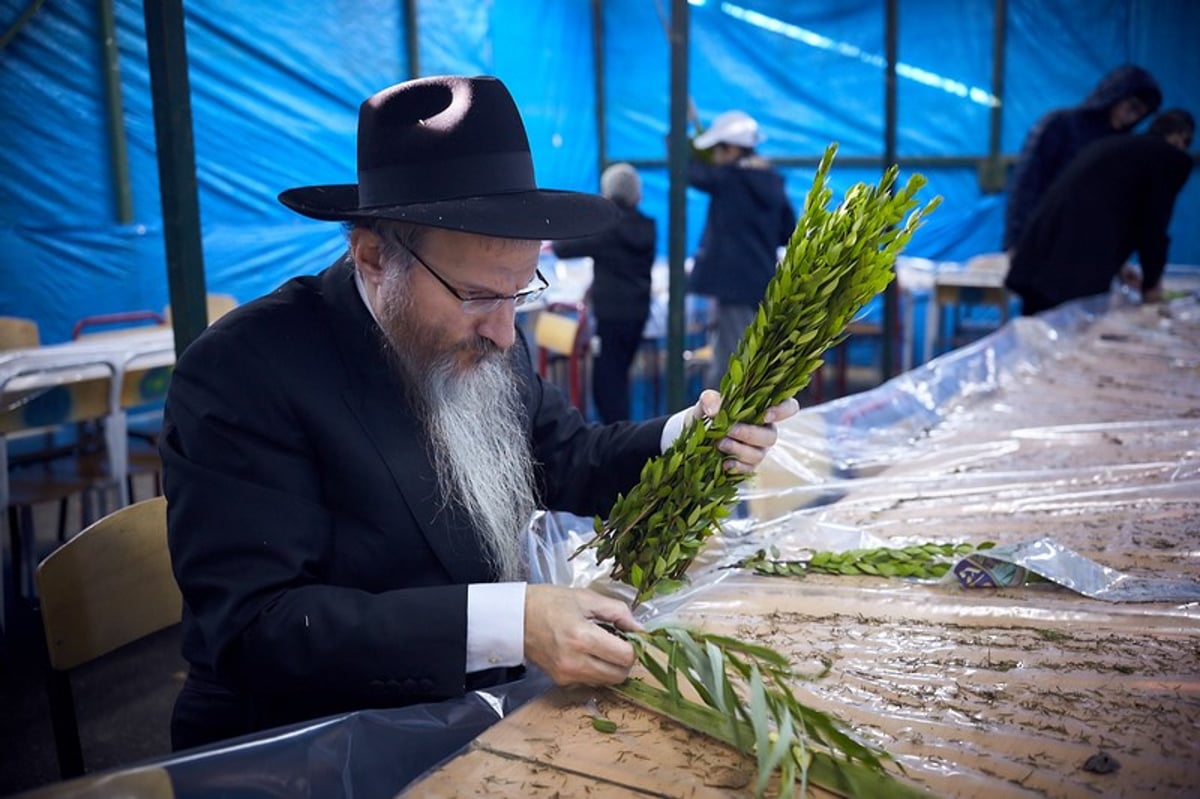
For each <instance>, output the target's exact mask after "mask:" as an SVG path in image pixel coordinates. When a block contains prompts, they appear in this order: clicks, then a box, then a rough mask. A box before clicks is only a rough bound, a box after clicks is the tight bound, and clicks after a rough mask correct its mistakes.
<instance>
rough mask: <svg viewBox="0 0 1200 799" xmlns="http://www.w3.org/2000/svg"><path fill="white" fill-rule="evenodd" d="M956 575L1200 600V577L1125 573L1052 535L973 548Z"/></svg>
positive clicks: (1125, 597) (969, 583)
mask: <svg viewBox="0 0 1200 799" xmlns="http://www.w3.org/2000/svg"><path fill="white" fill-rule="evenodd" d="M951 574H952V575H953V577H954V579H955V580H957V581H958V583H959V584H960V585H962V586H963V587H964V588H1011V587H1013V586H1018V585H1025V584H1026V583H1027V582H1029V580H1030V579H1031V578H1034V577H1037V578H1041V579H1043V580H1049V581H1050V582H1052V583H1054V584H1056V585H1061V586H1064V587H1066V588H1070V589H1071V590H1072V591H1077V592H1079V593H1081V594H1083V595H1084V596H1086V597H1090V598H1091V599H1103V600H1104V601H1106V602H1200V581H1196V580H1171V579H1163V578H1156V577H1134V576H1132V575H1129V574H1122V573H1121V572H1119V571H1117V570H1115V569H1110V568H1108V567H1107V566H1101V565H1100V564H1099V563H1096V562H1095V561H1091V560H1088V559H1087V558H1085V557H1083V556H1082V555H1080V554H1079V553H1078V552H1072V551H1071V550H1069V549H1067V548H1066V547H1063V546H1060V545H1058V544H1056V543H1055V542H1054V541H1051V540H1050V539H1048V538H1042V539H1040V540H1037V541H1026V542H1024V543H1020V544H1006V545H1004V546H1002V547H996V548H994V549H987V550H982V551H979V552H975V553H972V554H970V555H968V556H967V557H965V558H963V559H962V560H960V561H959V562H958V563H956V564H954V568H953V569H952V571H951Z"/></svg>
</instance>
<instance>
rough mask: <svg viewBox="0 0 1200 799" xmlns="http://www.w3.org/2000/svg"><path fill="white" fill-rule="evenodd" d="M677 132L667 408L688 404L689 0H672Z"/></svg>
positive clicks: (673, 136) (673, 140)
mask: <svg viewBox="0 0 1200 799" xmlns="http://www.w3.org/2000/svg"><path fill="white" fill-rule="evenodd" d="M670 113H671V131H670V138H669V143H668V146H667V160H668V162H669V167H668V168H669V173H670V189H669V192H668V214H667V228H668V249H667V259H668V261H669V263H670V276H671V278H670V280H671V282H670V294H669V296H668V298H667V370H666V371H667V410H668V411H676V410H679V409H680V408H682V407H683V403H684V388H685V386H684V375H683V333H684V318H683V314H684V304H683V300H684V293H685V290H686V287H685V281H686V280H687V276H686V274H685V273H684V268H683V264H684V260H685V259H686V258H687V253H686V252H685V248H686V246H687V159H688V138H687V124H688V122H687V116H688V4H687V0H671V112H670Z"/></svg>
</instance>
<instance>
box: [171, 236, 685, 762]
mask: <svg viewBox="0 0 1200 799" xmlns="http://www.w3.org/2000/svg"><path fill="white" fill-rule="evenodd" d="M513 351H514V356H513V357H514V358H515V360H516V363H517V369H518V371H519V372H520V374H522V375H523V376H524V381H523V382H524V392H523V394H524V402H525V408H526V410H527V413H528V432H529V437H530V440H531V441H532V444H533V451H534V455H535V458H536V460H537V461H538V464H539V467H538V479H539V487H540V492H541V502H542V505H543V506H544V507H547V508H550V509H555V510H565V511H570V512H573V513H578V514H583V515H589V514H595V513H606V512H607V510H608V509H609V507H610V505H611V504H612V502H613V501H614V499H615V497H616V495H617V493H618V492H620V491H625V490H627V489H628V488H629V487H630V486H631V485H633V484H634V483H635V482H636V480H637V477H638V474H639V471H640V469H641V466H642V464H643V463H644V462H645V461H646V460H647V458H649V457H651V456H652V455H655V454H657V453H658V452H659V438H660V436H661V431H662V426H663V420H662V419H658V420H655V421H652V422H647V423H643V424H638V425H634V424H620V425H612V426H608V427H589V426H587V425H586V424H585V423H584V420H583V419H582V418H581V417H580V415H579V414H578V412H576V411H575V410H574V409H573V408H571V407H570V406H569V405H568V404H567V403H566V402H565V400H564V398H563V397H562V395H561V393H560V392H559V391H558V390H557V389H556V388H555V387H553V386H551V385H548V384H545V383H543V382H542V380H541V379H540V378H539V377H538V376H537V375H536V374H535V373H534V371H533V369H532V368H531V365H530V361H529V357H528V352H527V350H526V348H525V347H524V346H523V344H522V343H518V345H517V346H514V347H513ZM384 352H385V349H384V343H383V339H382V336H381V334H380V331H379V329H378V327H377V325H376V324H375V322H374V320H373V319H372V318H371V316H370V314H369V312H368V311H367V309H366V307H365V305H364V304H363V302H362V300H361V298H360V296H359V295H358V292H357V289H356V286H355V284H354V280H353V271H352V267H351V265H350V264H349V261H348V260H347V259H343V260H342V261H339V262H338V263H337V264H335V265H334V266H332V267H330V268H329V269H327V270H325V271H324V272H323V273H321V274H320V275H318V276H315V277H302V278H297V279H294V280H292V281H290V282H288V283H287V284H285V285H284V286H282V287H281V288H279V289H278V290H276V291H275V292H274V293H272V294H270V295H268V296H267V297H264V298H262V299H260V300H256V301H254V302H252V303H249V304H247V305H245V306H243V307H241V308H239V309H237V310H236V311H234V312H232V313H230V314H228V315H226V316H225V317H223V318H222V319H221V320H220V321H218V322H217V323H216V324H214V325H213V326H212V327H210V328H209V329H208V330H206V331H205V332H204V334H203V335H201V336H200V337H199V338H198V339H197V340H196V341H195V342H194V343H193V344H192V345H191V346H190V347H189V348H188V349H187V350H186V352H185V353H184V354H183V355H182V356H181V357H180V359H179V361H178V364H177V366H176V369H175V374H174V376H173V378H172V382H171V388H170V392H169V395H168V398H167V405H166V412H165V419H164V431H163V432H164V435H163V438H162V445H161V450H162V455H163V461H164V472H165V486H164V487H165V493H166V495H167V499H168V521H169V540H170V549H171V557H172V561H173V565H174V569H175V574H176V577H177V578H178V581H179V585H180V588H181V589H182V592H183V597H184V616H183V653H184V656H185V657H186V658H187V660H188V661H189V662H190V663H191V666H192V669H191V678H190V680H189V686H188V688H187V689H185V692H189V693H190V696H189V697H188V701H189V702H190V707H191V713H193V714H195V713H197V712H200V713H201V715H202V714H203V712H204V709H205V708H206V707H208V706H209V705H211V707H212V708H213V712H214V713H216V712H226V713H227V714H228V712H229V711H231V710H232V711H233V713H234V715H235V716H236V717H237V719H238V721H236V722H234V724H233V726H232V728H229V725H224V728H228V729H226V733H236V732H247V731H250V730H251V729H258V728H264V727H269V726H275V725H278V724H282V723H285V722H291V721H296V720H301V719H307V718H314V717H317V716H321V715H326V714H329V713H333V712H340V711H344V710H353V709H359V708H367V707H388V706H398V705H404V704H409V703H414V702H419V701H429V700H436V699H441V698H447V697H453V696H458V695H461V694H462V693H464V691H465V690H467V687H468V675H467V674H466V667H465V662H466V661H465V656H466V651H465V650H466V646H465V642H466V604H467V588H466V586H467V584H468V583H478V582H487V581H491V580H494V579H495V577H494V575H493V574H492V573H491V572H490V571H489V568H488V566H487V565H486V563H485V561H484V559H483V557H482V555H481V550H480V547H479V546H478V545H477V543H476V537H475V532H474V530H473V528H472V526H471V522H470V520H469V519H466V518H463V516H462V515H461V514H459V513H458V512H457V511H456V509H454V508H452V507H447V506H445V505H444V504H443V503H442V501H441V500H440V498H439V496H438V492H437V487H436V480H435V479H434V477H433V470H432V467H431V465H430V461H429V458H428V455H427V453H426V449H425V439H424V436H423V434H422V431H421V429H420V427H419V425H418V424H417V423H416V422H415V420H414V418H413V416H412V413H411V412H410V410H409V408H408V407H407V404H406V401H405V398H404V390H403V386H402V385H400V383H399V379H398V377H397V376H396V375H395V373H394V372H393V371H392V370H391V369H390V368H389V366H388V365H387V361H386V356H385V355H384ZM472 687H475V686H474V685H472ZM181 701H183V700H182V699H181ZM197 708H199V711H197ZM218 708H224V709H225V710H224V711H218ZM239 726H240V727H244V729H240V730H239V729H236V728H237V727H239ZM224 728H223V729H224ZM195 742H196V741H191V742H190V743H195Z"/></svg>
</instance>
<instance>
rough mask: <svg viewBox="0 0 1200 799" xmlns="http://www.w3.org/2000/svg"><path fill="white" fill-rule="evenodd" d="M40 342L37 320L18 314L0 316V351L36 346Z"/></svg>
mask: <svg viewBox="0 0 1200 799" xmlns="http://www.w3.org/2000/svg"><path fill="white" fill-rule="evenodd" d="M41 343H42V337H41V335H40V334H39V333H38V326H37V322H35V321H33V320H32V319H25V318H23V317H20V316H0V351H2V350H19V349H24V348H25V347H37V346H39V345H40V344H41Z"/></svg>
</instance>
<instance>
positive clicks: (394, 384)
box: [324, 259, 495, 584]
mask: <svg viewBox="0 0 1200 799" xmlns="http://www.w3.org/2000/svg"><path fill="white" fill-rule="evenodd" d="M352 270H353V267H352V266H351V265H350V264H349V262H348V259H343V261H341V262H339V263H338V264H335V265H334V266H333V267H331V268H330V269H329V270H327V272H326V274H325V275H324V284H325V285H324V290H325V294H326V297H328V298H329V300H330V302H331V304H332V305H333V306H335V317H336V318H337V319H338V321H337V323H336V324H335V325H334V329H335V330H336V331H337V333H336V335H337V336H338V338H339V342H338V346H339V349H340V350H341V351H342V353H343V356H344V357H345V358H346V363H347V367H348V368H347V371H348V373H349V374H350V375H351V383H350V385H349V386H348V387H347V389H346V391H345V393H344V396H343V399H344V400H345V402H346V406H347V407H348V408H349V409H350V412H351V413H353V414H354V416H355V417H356V418H357V419H358V421H359V424H360V425H361V427H362V430H363V435H364V436H365V437H366V438H367V439H368V440H369V441H371V443H372V444H373V445H374V447H375V450H376V452H377V453H378V455H379V457H380V459H381V460H382V461H383V463H384V465H385V466H386V468H387V471H388V473H389V474H390V475H391V478H392V481H393V482H394V484H395V487H396V488H397V489H399V492H400V495H401V497H402V498H403V502H404V503H405V504H406V505H407V506H408V510H409V511H410V512H411V514H412V518H414V519H416V521H417V525H418V528H419V531H420V534H421V535H422V536H423V537H424V538H425V541H426V542H427V543H428V545H429V547H430V548H431V549H432V550H433V552H434V554H435V555H436V556H437V558H438V560H439V561H440V562H441V563H442V565H443V566H444V567H445V569H446V572H447V573H448V574H449V575H450V581H451V582H452V583H456V584H457V583H481V582H492V581H494V580H495V576H494V575H493V574H492V573H491V570H490V568H489V567H488V565H487V563H486V562H485V560H484V558H483V553H482V551H481V548H480V545H479V542H478V538H477V536H476V533H475V530H474V528H473V527H472V526H471V524H470V522H469V520H467V519H466V518H465V517H464V514H463V513H462V512H461V510H460V509H459V508H458V507H457V506H444V505H443V504H442V502H441V501H440V498H439V492H438V488H437V480H436V478H435V472H434V468H433V464H432V463H431V462H430V459H429V454H428V452H427V451H426V446H425V434H424V431H423V430H422V428H421V426H420V424H419V423H418V422H417V420H416V418H415V416H414V414H413V413H412V411H411V409H410V408H409V406H408V403H407V401H406V400H405V398H404V392H403V388H402V386H401V385H400V383H399V380H398V378H397V377H396V376H395V373H394V371H393V369H392V368H391V366H390V365H389V364H388V363H387V361H386V359H385V358H384V356H383V353H382V352H381V348H382V346H383V345H382V341H381V339H380V336H379V332H378V326H377V325H376V324H375V321H374V319H373V318H372V317H371V315H370V312H369V311H368V310H367V308H366V306H365V304H364V303H363V301H362V298H361V297H360V296H359V294H358V288H357V286H356V285H355V283H354V278H353V271H352ZM342 320H345V321H344V322H343V321H342ZM388 504H390V503H388V502H387V501H386V499H385V498H382V497H381V500H380V505H381V506H384V507H386V506H387V505H388ZM391 516H392V518H394V519H395V520H396V523H397V524H404V523H405V522H404V518H405V516H404V514H402V513H396V514H393V515H391ZM397 538H398V539H399V538H402V536H399V535H398V536H397Z"/></svg>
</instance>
